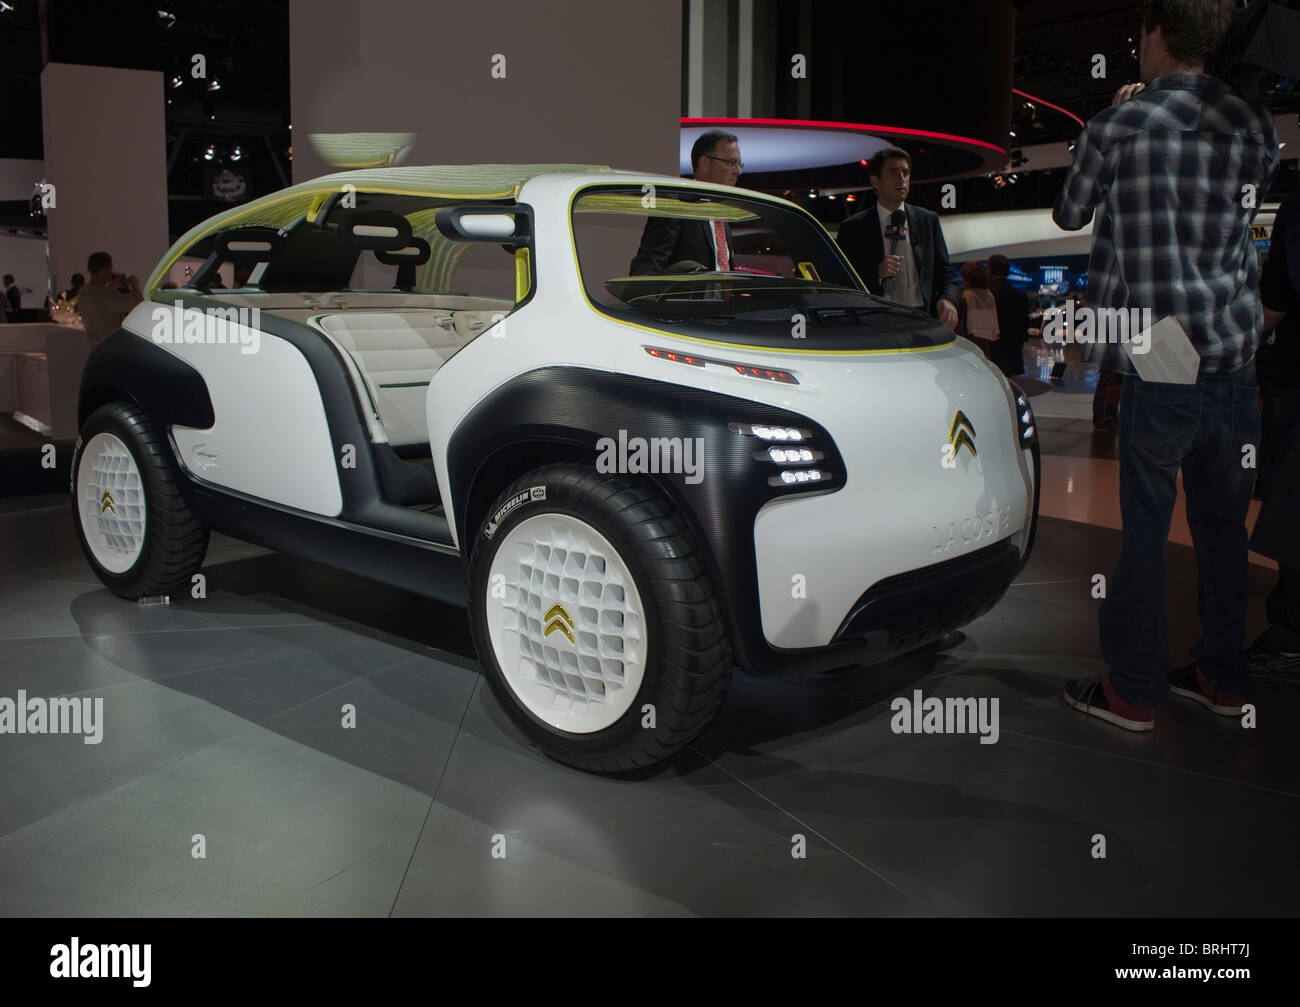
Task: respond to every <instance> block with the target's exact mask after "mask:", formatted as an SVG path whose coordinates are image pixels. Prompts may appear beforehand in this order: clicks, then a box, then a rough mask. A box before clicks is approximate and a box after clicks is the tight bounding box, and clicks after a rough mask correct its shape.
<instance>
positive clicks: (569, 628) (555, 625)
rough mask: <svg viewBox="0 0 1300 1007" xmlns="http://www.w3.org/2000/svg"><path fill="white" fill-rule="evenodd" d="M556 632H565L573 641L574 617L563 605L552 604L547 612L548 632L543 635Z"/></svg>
mask: <svg viewBox="0 0 1300 1007" xmlns="http://www.w3.org/2000/svg"><path fill="white" fill-rule="evenodd" d="M555 632H559V633H563V634H564V635H565V636H567V637H568V638H569V642H570V643H573V619H572V618H570V617H569V613H568V612H566V611H564V606H563V605H552V606H551V607H550V609H549V610H548V611H547V613H546V632H545V633H543V634H542V636H550V635H551V634H552V633H555Z"/></svg>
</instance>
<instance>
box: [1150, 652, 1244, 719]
mask: <svg viewBox="0 0 1300 1007" xmlns="http://www.w3.org/2000/svg"><path fill="white" fill-rule="evenodd" d="M1169 691H1170V692H1172V693H1173V694H1174V695H1176V696H1185V697H1186V698H1188V699H1191V700H1195V701H1196V702H1198V703H1200V704H1201V705H1202V706H1203V707H1205V708H1206V709H1207V710H1213V711H1214V712H1215V713H1217V714H1220V715H1221V716H1224V717H1240V716H1241V714H1242V709H1241V708H1242V706H1244V705H1245V704H1246V703H1247V702H1248V700H1247V699H1246V697H1245V696H1238V695H1236V694H1235V693H1231V692H1224V691H1223V690H1222V689H1219V688H1216V687H1215V685H1214V684H1213V683H1212V682H1211V681H1210V680H1209V679H1208V678H1206V677H1205V672H1203V671H1201V669H1200V666H1199V665H1198V664H1197V663H1196V662H1195V661H1193V662H1192V663H1191V664H1189V665H1186V666H1185V667H1182V668H1175V669H1174V670H1173V671H1171V672H1170V673H1169Z"/></svg>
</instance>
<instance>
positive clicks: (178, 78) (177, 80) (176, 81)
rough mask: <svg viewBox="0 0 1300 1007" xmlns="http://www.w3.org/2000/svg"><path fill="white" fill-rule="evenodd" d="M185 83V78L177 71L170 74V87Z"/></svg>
mask: <svg viewBox="0 0 1300 1007" xmlns="http://www.w3.org/2000/svg"><path fill="white" fill-rule="evenodd" d="M184 83H185V78H184V77H182V76H181V75H180V74H178V73H174V74H172V87H173V88H178V87H180V86H181V85H182V84H184Z"/></svg>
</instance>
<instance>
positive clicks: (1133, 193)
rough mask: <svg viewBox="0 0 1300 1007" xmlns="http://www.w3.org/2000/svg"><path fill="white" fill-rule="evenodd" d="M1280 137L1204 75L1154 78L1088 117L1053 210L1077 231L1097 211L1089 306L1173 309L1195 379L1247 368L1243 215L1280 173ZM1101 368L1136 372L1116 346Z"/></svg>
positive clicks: (1251, 257) (1253, 296)
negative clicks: (1197, 361) (1191, 349)
mask: <svg viewBox="0 0 1300 1007" xmlns="http://www.w3.org/2000/svg"><path fill="white" fill-rule="evenodd" d="M1277 143H1278V141H1277V133H1276V132H1275V130H1274V128H1273V119H1272V116H1271V115H1270V114H1269V113H1268V111H1267V110H1265V109H1263V108H1259V107H1257V106H1254V105H1251V104H1249V103H1248V102H1247V101H1246V100H1245V99H1243V98H1242V97H1241V96H1240V95H1238V94H1237V93H1236V92H1235V91H1233V90H1232V89H1231V88H1229V87H1228V86H1227V85H1225V84H1223V83H1222V82H1221V81H1219V80H1218V79H1216V78H1214V77H1211V76H1208V75H1206V74H1201V73H1175V74H1169V75H1167V76H1164V77H1158V78H1156V79H1155V80H1153V81H1152V82H1151V83H1150V84H1148V85H1147V86H1146V87H1145V88H1144V89H1143V90H1142V91H1140V92H1139V93H1138V94H1137V96H1136V97H1133V98H1130V99H1129V100H1128V101H1126V102H1124V103H1123V104H1122V105H1117V106H1112V107H1111V108H1107V109H1105V110H1104V111H1102V112H1099V113H1098V114H1097V115H1095V116H1093V118H1092V120H1091V121H1090V122H1089V123H1088V125H1087V126H1086V127H1084V130H1083V132H1082V133H1081V134H1080V135H1079V140H1078V144H1077V146H1076V147H1075V150H1074V164H1073V165H1072V166H1071V167H1070V171H1069V175H1068V176H1067V178H1066V180H1065V186H1064V187H1063V188H1062V190H1061V195H1060V198H1059V199H1058V200H1057V203H1056V208H1055V210H1054V211H1053V213H1052V216H1053V219H1055V221H1056V223H1057V224H1058V225H1060V226H1061V227H1063V228H1065V229H1066V230H1067V231H1077V230H1079V228H1081V227H1083V226H1085V225H1086V224H1087V223H1088V221H1089V220H1091V219H1092V215H1093V210H1094V209H1098V210H1099V212H1098V214H1097V223H1096V226H1095V227H1094V228H1093V233H1092V254H1091V256H1090V257H1089V260H1088V306H1089V307H1095V308H1124V309H1131V308H1150V309H1151V321H1152V322H1153V323H1154V322H1158V321H1160V319H1162V318H1164V317H1165V316H1167V315H1174V316H1176V317H1177V319H1178V321H1179V323H1180V324H1181V325H1182V327H1183V329H1184V330H1185V331H1186V332H1187V336H1188V338H1189V339H1190V340H1191V341H1192V345H1193V346H1195V347H1196V349H1197V352H1199V353H1200V355H1201V374H1203V375H1204V374H1230V373H1232V372H1234V371H1236V370H1239V369H1240V368H1242V367H1244V366H1245V365H1246V364H1248V363H1250V361H1251V360H1252V358H1253V357H1254V355H1255V347H1256V345H1257V344H1258V343H1259V337H1260V330H1261V328H1262V326H1263V312H1262V311H1261V308H1260V299H1259V260H1258V259H1257V258H1256V256H1255V244H1254V242H1253V241H1252V240H1251V237H1250V222H1251V220H1253V219H1254V216H1255V213H1256V209H1257V207H1258V205H1259V204H1260V203H1262V202H1263V200H1264V193H1265V192H1266V191H1267V189H1268V186H1269V183H1270V182H1271V181H1272V178H1273V175H1274V174H1275V173H1276V171H1277V168H1278V164H1279V162H1280V158H1279V156H1278V145H1277ZM1245 185H1252V186H1254V187H1255V188H1254V199H1253V200H1247V199H1246V190H1243V186H1245ZM1243 202H1249V203H1251V204H1252V205H1250V206H1244V205H1243ZM1102 365H1103V367H1105V368H1107V369H1110V370H1116V371H1122V372H1125V373H1133V367H1132V365H1131V364H1130V362H1129V360H1128V358H1127V356H1126V355H1125V354H1124V352H1123V351H1122V350H1121V349H1120V348H1119V347H1118V346H1116V345H1108V346H1107V347H1106V354H1105V357H1104V359H1103V364H1102Z"/></svg>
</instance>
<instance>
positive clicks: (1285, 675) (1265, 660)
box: [1246, 650, 1300, 685]
mask: <svg viewBox="0 0 1300 1007" xmlns="http://www.w3.org/2000/svg"><path fill="white" fill-rule="evenodd" d="M1246 656H1247V657H1249V658H1250V673H1251V674H1252V675H1254V676H1255V677H1256V678H1272V679H1276V680H1277V681H1279V682H1294V683H1295V684H1296V685H1300V654H1292V653H1290V652H1288V651H1285V650H1256V651H1250V652H1248V653H1247V655H1246Z"/></svg>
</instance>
